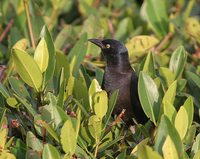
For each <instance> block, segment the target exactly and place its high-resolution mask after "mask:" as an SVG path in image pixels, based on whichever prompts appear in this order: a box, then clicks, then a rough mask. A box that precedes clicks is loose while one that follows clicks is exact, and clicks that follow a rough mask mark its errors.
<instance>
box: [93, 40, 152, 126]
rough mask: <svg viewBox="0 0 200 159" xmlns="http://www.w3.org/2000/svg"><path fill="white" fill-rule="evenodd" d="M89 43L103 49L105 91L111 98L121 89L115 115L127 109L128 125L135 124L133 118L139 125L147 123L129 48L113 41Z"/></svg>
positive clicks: (124, 119) (125, 118)
mask: <svg viewBox="0 0 200 159" xmlns="http://www.w3.org/2000/svg"><path fill="white" fill-rule="evenodd" d="M89 41H90V42H92V43H94V44H96V45H97V46H99V47H100V48H101V50H102V53H103V55H104V57H105V60H106V68H105V73H104V79H103V89H105V90H106V91H107V92H108V95H109V96H110V95H111V93H112V92H113V91H115V90H117V89H119V95H118V99H117V102H116V105H115V108H114V111H113V114H116V115H119V114H120V113H121V112H122V110H123V109H126V112H125V115H124V116H123V118H122V119H123V121H124V122H125V123H126V124H127V125H131V124H133V120H132V118H135V119H136V121H137V122H138V123H141V124H144V123H146V122H147V120H148V118H147V117H146V115H145V113H144V111H143V109H142V107H141V104H140V101H139V97H138V77H137V75H136V73H135V71H134V70H133V69H132V67H131V64H130V62H129V56H128V50H127V48H126V47H125V46H124V44H122V43H120V42H119V41H117V40H113V39H105V40H100V39H89Z"/></svg>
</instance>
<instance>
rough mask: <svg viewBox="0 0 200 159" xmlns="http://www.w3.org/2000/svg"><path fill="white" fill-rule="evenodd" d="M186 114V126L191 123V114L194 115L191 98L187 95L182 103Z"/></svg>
mask: <svg viewBox="0 0 200 159" xmlns="http://www.w3.org/2000/svg"><path fill="white" fill-rule="evenodd" d="M183 107H184V108H185V110H186V112H187V116H188V128H189V127H190V126H191V125H192V121H193V116H194V105H193V98H192V97H188V98H187V100H186V101H185V103H184V104H183Z"/></svg>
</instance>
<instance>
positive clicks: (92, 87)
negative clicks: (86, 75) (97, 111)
mask: <svg viewBox="0 0 200 159" xmlns="http://www.w3.org/2000/svg"><path fill="white" fill-rule="evenodd" d="M99 91H102V89H101V86H100V85H99V83H98V81H97V80H96V79H93V80H92V82H91V84H90V87H89V92H88V93H89V102H90V108H91V109H92V108H93V101H92V97H93V96H94V94H95V93H96V92H99Z"/></svg>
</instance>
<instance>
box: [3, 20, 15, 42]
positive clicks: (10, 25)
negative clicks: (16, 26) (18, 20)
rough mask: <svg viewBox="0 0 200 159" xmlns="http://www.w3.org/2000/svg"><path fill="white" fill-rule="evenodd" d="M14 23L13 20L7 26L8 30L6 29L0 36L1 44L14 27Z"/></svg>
mask: <svg viewBox="0 0 200 159" xmlns="http://www.w3.org/2000/svg"><path fill="white" fill-rule="evenodd" d="M13 23H14V20H13V19H11V20H10V21H9V23H8V25H7V26H6V28H5V29H4V31H3V32H2V34H1V35H0V43H1V42H2V41H3V39H4V38H5V36H6V34H7V33H8V32H9V30H10V28H11V27H12V25H13Z"/></svg>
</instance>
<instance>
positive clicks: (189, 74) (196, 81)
mask: <svg viewBox="0 0 200 159" xmlns="http://www.w3.org/2000/svg"><path fill="white" fill-rule="evenodd" d="M186 78H187V79H188V81H191V82H193V83H194V84H195V85H196V86H197V87H198V88H200V77H199V76H198V75H197V74H195V73H193V72H190V71H186Z"/></svg>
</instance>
